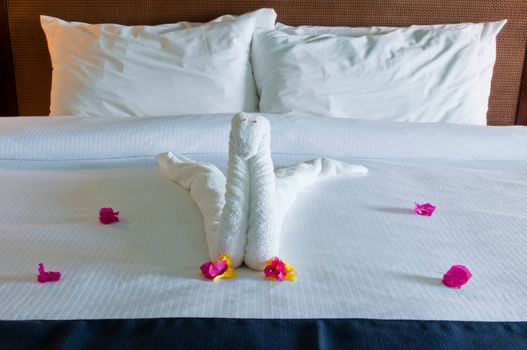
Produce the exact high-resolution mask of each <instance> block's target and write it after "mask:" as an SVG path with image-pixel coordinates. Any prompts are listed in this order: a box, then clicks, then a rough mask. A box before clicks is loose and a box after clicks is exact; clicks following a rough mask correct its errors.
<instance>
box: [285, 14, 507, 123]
mask: <svg viewBox="0 0 527 350" xmlns="http://www.w3.org/2000/svg"><path fill="white" fill-rule="evenodd" d="M505 24H507V20H502V21H497V22H488V23H457V24H435V25H415V26H413V27H414V28H421V29H439V30H450V29H462V28H467V27H480V28H481V37H480V42H479V46H478V51H477V53H476V54H477V57H478V66H479V78H480V92H481V97H482V100H483V103H484V107H483V108H484V109H485V113H486V112H487V109H488V100H489V96H490V89H491V82H492V73H493V69H494V63H495V62H496V36H497V35H498V33H499V32H500V31H501V29H502V28H503V27H504V26H505ZM275 29H276V30H279V31H282V32H284V33H288V34H293V35H317V34H334V35H344V36H362V35H371V34H380V33H386V32H390V31H393V30H396V29H400V28H398V27H379V26H375V27H323V26H300V27H291V26H288V25H285V24H282V23H277V24H276V27H275Z"/></svg>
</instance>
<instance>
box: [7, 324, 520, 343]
mask: <svg viewBox="0 0 527 350" xmlns="http://www.w3.org/2000/svg"><path fill="white" fill-rule="evenodd" d="M0 348H1V349H176V348H177V349H193V350H197V349H222V350H225V349H250V350H257V349H266V350H269V349H404V350H411V349H431V350H433V349H441V350H446V349H527V322H458V321H407V320H405V321H402V320H401V321H399V320H369V319H320V320H261V319H258V320H257V319H218V318H158V319H125V320H65V321H38V320H37V321H0Z"/></svg>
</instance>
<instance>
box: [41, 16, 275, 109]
mask: <svg viewBox="0 0 527 350" xmlns="http://www.w3.org/2000/svg"><path fill="white" fill-rule="evenodd" d="M275 19H276V13H275V12H274V10H272V9H262V10H259V11H255V12H252V13H249V14H246V15H242V16H240V17H237V18H234V17H232V16H225V17H222V18H220V19H218V20H215V21H212V22H209V23H206V24H203V25H199V26H192V27H191V28H188V25H187V24H186V22H181V23H175V24H164V25H158V26H123V25H117V24H96V25H91V24H86V23H78V22H66V21H63V20H60V19H57V18H53V17H48V16H41V24H42V28H43V29H44V32H45V34H46V38H47V41H48V47H49V52H50V56H51V61H52V65H53V77H52V89H51V107H50V110H51V113H50V115H80V116H156V115H176V114H194V113H231V112H238V111H242V110H244V111H257V110H258V96H257V94H256V88H255V84H254V78H253V75H252V68H251V65H250V44H251V39H252V35H253V32H254V31H255V29H256V27H262V28H261V29H265V30H270V29H272V28H273V26H274V21H275Z"/></svg>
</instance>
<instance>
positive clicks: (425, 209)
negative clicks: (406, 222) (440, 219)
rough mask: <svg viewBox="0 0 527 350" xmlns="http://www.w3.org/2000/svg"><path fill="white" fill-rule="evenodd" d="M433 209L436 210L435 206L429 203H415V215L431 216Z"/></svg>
mask: <svg viewBox="0 0 527 350" xmlns="http://www.w3.org/2000/svg"><path fill="white" fill-rule="evenodd" d="M434 210H436V207H435V206H434V205H432V204H430V203H425V204H419V203H415V212H416V213H417V215H424V216H432V214H433V213H434Z"/></svg>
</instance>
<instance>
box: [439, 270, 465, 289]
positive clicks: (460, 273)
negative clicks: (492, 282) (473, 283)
mask: <svg viewBox="0 0 527 350" xmlns="http://www.w3.org/2000/svg"><path fill="white" fill-rule="evenodd" d="M471 277H472V274H471V273H470V271H469V270H468V269H467V268H466V267H465V266H463V265H454V266H452V267H451V268H450V270H448V271H447V272H446V273H445V274H444V275H443V284H444V285H445V286H447V287H450V288H457V289H459V288H461V286H462V285H464V284H465V283H467V282H468V280H469V279H470V278H471Z"/></svg>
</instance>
